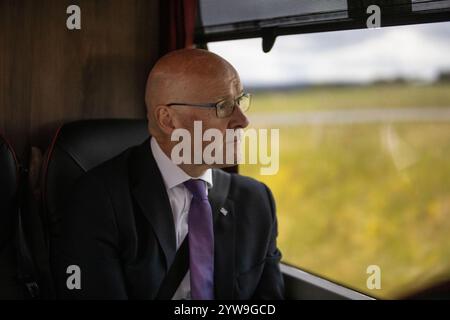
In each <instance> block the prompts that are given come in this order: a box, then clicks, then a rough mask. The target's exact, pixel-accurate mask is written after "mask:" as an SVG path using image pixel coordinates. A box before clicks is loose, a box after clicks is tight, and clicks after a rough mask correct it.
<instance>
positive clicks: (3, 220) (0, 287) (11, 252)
mask: <svg viewBox="0 0 450 320" xmlns="http://www.w3.org/2000/svg"><path fill="white" fill-rule="evenodd" d="M18 188H19V166H18V162H17V158H16V156H15V153H14V150H13V149H12V147H11V145H10V144H9V143H8V142H7V141H6V140H5V139H4V138H3V137H2V136H0V299H22V298H24V292H23V288H22V286H21V284H20V283H19V281H18V280H17V260H16V258H17V255H16V248H15V236H16V233H15V231H16V222H17V214H18V209H17V208H18V199H17V194H18Z"/></svg>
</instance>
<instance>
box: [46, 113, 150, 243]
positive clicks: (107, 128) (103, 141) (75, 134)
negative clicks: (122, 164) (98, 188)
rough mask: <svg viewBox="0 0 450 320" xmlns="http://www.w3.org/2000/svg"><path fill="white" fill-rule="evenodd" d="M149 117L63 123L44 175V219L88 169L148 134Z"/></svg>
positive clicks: (50, 219)
mask: <svg viewBox="0 0 450 320" xmlns="http://www.w3.org/2000/svg"><path fill="white" fill-rule="evenodd" d="M148 136H149V133H148V130H147V121H146V120H132V119H126V120H123V119H100V120H82V121H76V122H72V123H68V124H64V125H63V126H61V127H60V128H59V129H58V131H57V133H56V135H55V137H54V139H53V142H52V144H51V146H50V148H49V150H47V153H46V160H45V163H44V170H43V177H42V183H43V185H42V191H43V192H42V196H43V204H44V221H45V225H46V226H47V232H46V233H47V241H48V236H49V231H50V230H49V226H50V225H51V224H52V222H53V221H54V219H55V218H56V216H55V215H56V211H57V209H58V208H60V207H61V206H62V205H63V204H64V199H65V198H66V196H67V194H68V192H69V190H70V188H71V187H72V185H73V184H74V182H75V181H76V180H77V179H78V178H79V177H80V176H82V175H83V174H84V173H85V172H87V171H88V170H90V169H92V168H94V167H96V166H97V165H99V164H101V163H102V162H104V161H106V160H108V159H111V158H113V157H114V156H116V155H118V154H120V153H121V152H122V151H124V150H125V149H127V148H129V147H131V146H134V145H137V144H140V143H142V142H143V141H144V140H145V139H146V138H148Z"/></svg>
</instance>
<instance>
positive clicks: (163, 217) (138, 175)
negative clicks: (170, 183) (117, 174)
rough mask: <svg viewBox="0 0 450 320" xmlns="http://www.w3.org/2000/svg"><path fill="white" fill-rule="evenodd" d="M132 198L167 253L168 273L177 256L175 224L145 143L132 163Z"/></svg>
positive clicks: (158, 175)
mask: <svg viewBox="0 0 450 320" xmlns="http://www.w3.org/2000/svg"><path fill="white" fill-rule="evenodd" d="M130 171H131V173H132V174H131V178H132V194H133V196H134V198H135V200H136V202H137V203H138V204H139V206H140V207H141V209H142V212H143V214H144V216H145V217H146V218H147V220H148V221H149V222H150V224H151V225H152V228H153V231H154V232H155V234H156V237H157V238H158V241H159V244H160V246H161V248H162V250H163V252H164V256H165V262H166V268H167V269H168V268H169V267H170V265H171V264H172V261H173V259H174V257H175V253H176V238H175V224H174V222H173V215H172V209H171V207H170V202H169V197H168V195H167V191H166V188H165V186H164V182H163V178H162V176H161V173H160V172H159V169H158V166H157V164H156V161H155V159H154V157H153V154H152V152H151V148H150V141H149V140H146V141H145V142H144V143H143V144H142V145H140V146H138V147H137V149H136V150H135V153H134V155H133V157H132V159H131V163H130Z"/></svg>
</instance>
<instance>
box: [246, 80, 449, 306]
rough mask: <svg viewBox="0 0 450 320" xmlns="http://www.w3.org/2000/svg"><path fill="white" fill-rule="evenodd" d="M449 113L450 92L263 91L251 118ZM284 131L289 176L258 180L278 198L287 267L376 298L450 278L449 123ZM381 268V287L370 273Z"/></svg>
mask: <svg viewBox="0 0 450 320" xmlns="http://www.w3.org/2000/svg"><path fill="white" fill-rule="evenodd" d="M357 107H360V108H372V107H373V108H394V107H395V108H400V107H405V108H407V107H416V108H417V107H424V108H426V107H450V85H435V86H420V87H417V86H408V85H396V86H372V87H364V88H332V89H330V88H319V89H310V90H304V91H300V92H296V93H289V94H287V95H286V94H282V93H261V94H257V95H256V96H255V98H254V100H253V104H252V112H253V113H258V112H266V113H267V112H274V111H275V112H291V111H302V110H308V111H314V110H317V111H318V110H330V109H334V110H336V109H345V108H357ZM279 129H280V170H279V172H278V174H276V175H273V176H261V175H259V174H258V173H259V167H258V166H255V165H243V166H241V169H240V170H241V173H242V174H245V175H250V176H253V177H256V178H258V179H259V180H261V181H263V182H265V183H267V184H268V185H269V186H270V188H271V190H272V191H273V193H274V196H275V199H276V201H277V209H278V218H279V238H278V241H279V247H280V248H281V250H282V253H283V256H284V258H283V260H284V261H286V262H288V263H291V264H294V265H297V266H299V267H301V268H304V269H306V270H309V271H311V272H313V273H317V274H319V275H321V276H324V277H327V278H329V279H332V280H334V281H337V282H340V283H343V284H345V285H347V286H350V287H353V288H356V289H358V290H360V291H363V292H366V293H368V294H370V295H373V296H378V297H382V298H396V297H401V296H403V295H405V294H408V293H410V292H412V291H414V290H416V289H420V288H423V287H424V286H426V285H428V284H429V283H432V282H435V281H437V280H439V279H441V278H443V277H449V278H450V236H449V232H450V188H449V186H450V164H449V159H450V122H413V123H361V124H351V125H338V124H327V125H298V126H292V125H291V126H286V127H279ZM369 265H378V266H379V267H380V268H381V279H382V280H381V285H382V289H381V290H369V289H367V287H366V279H367V277H368V275H367V274H366V268H367V267H368V266H369Z"/></svg>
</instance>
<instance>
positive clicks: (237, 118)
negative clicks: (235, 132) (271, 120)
mask: <svg viewBox="0 0 450 320" xmlns="http://www.w3.org/2000/svg"><path fill="white" fill-rule="evenodd" d="M248 124H249V121H248V118H247V116H246V115H245V114H244V112H242V110H241V108H239V107H238V106H236V108H234V110H233V113H232V115H231V121H230V127H231V128H233V129H237V128H242V129H244V128H246V127H248Z"/></svg>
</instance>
